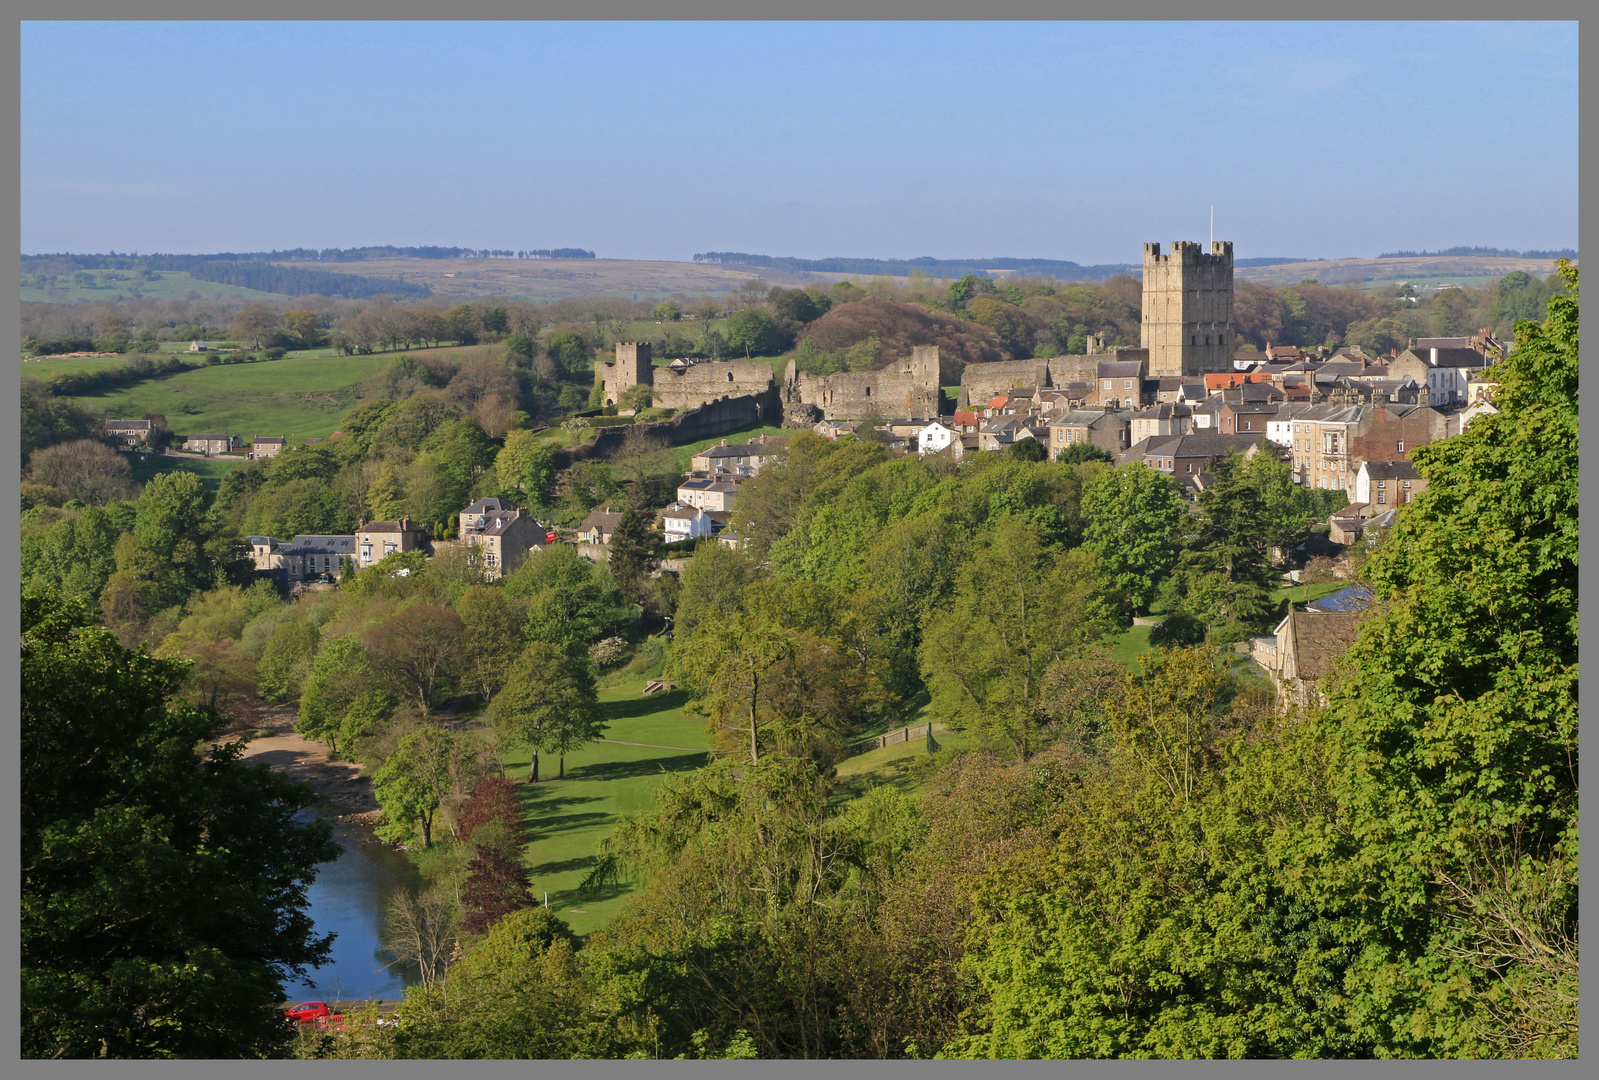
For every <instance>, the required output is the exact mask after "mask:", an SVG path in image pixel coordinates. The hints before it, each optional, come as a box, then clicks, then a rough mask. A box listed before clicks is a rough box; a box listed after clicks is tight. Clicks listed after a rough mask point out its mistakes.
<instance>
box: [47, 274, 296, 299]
mask: <svg viewBox="0 0 1599 1080" xmlns="http://www.w3.org/2000/svg"><path fill="white" fill-rule="evenodd" d="M118 273H123V274H128V279H127V280H126V281H109V282H106V285H105V287H104V288H95V289H85V288H83V287H82V286H80V285H76V284H74V283H73V281H72V275H71V274H58V275H56V279H55V282H54V283H53V284H52V285H51V286H49V287H47V288H43V289H40V288H35V287H32V286H23V288H22V299H23V300H24V301H28V300H44V301H48V302H50V303H53V304H65V303H71V302H72V301H75V300H93V301H100V302H110V301H115V300H128V299H131V298H133V297H136V296H143V297H146V298H148V299H152V300H181V299H183V298H184V297H186V296H188V295H189V293H190V292H191V291H192V292H197V293H199V294H200V295H201V296H202V297H204V298H205V299H207V300H214V299H217V298H220V297H229V296H243V297H246V298H248V299H251V300H290V299H293V297H290V296H285V295H283V294H282V293H269V292H261V291H260V290H258V289H246V288H243V287H242V286H239V285H223V284H221V283H220V282H216V281H196V280H195V279H194V278H192V277H190V276H189V275H188V274H187V273H186V272H184V271H181V270H158V271H156V279H157V280H155V281H139V280H137V279H136V278H135V277H134V276H133V275H132V274H129V273H128V271H126V270H122V271H118Z"/></svg>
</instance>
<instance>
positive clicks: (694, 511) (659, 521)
mask: <svg viewBox="0 0 1599 1080" xmlns="http://www.w3.org/2000/svg"><path fill="white" fill-rule="evenodd" d="M655 522H656V525H657V527H659V528H660V530H661V532H662V533H664V534H665V535H666V542H667V543H668V544H673V543H677V542H679V541H683V540H695V539H698V538H699V537H701V536H710V535H712V534H713V533H714V532H715V531H716V530H715V528H714V527H713V526H712V523H711V515H710V514H709V513H708V512H706V511H705V510H702V509H701V508H699V507H698V506H688V505H687V504H685V503H681V502H674V503H673V504H672V505H670V506H668V507H667V508H666V509H664V510H661V511H659V512H658V513H656V515H655Z"/></svg>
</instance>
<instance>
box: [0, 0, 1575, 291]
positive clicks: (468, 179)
mask: <svg viewBox="0 0 1599 1080" xmlns="http://www.w3.org/2000/svg"><path fill="white" fill-rule="evenodd" d="M21 42H22V49H21V54H22V55H21V59H22V77H21V83H22V107H21V127H22V134H21V148H22V153H21V156H22V165H21V181H22V185H21V186H22V197H21V203H22V206H21V222H22V230H21V233H22V235H21V241H22V243H21V245H20V247H21V249H22V251H24V252H29V253H51V252H66V251H74V252H80V253H90V252H107V251H110V250H117V251H137V252H144V253H152V252H161V253H172V254H179V253H197V254H199V253H204V254H209V253H214V252H220V251H265V250H282V249H285V248H295V247H315V248H328V247H339V248H351V247H361V246H375V245H385V244H388V245H395V246H421V245H429V244H433V245H440V246H461V247H472V248H509V249H512V250H516V249H525V248H557V247H581V248H586V249H590V250H593V251H595V252H596V254H598V255H599V256H600V257H602V258H611V259H645V260H670V261H688V260H689V259H690V258H691V256H692V255H693V254H695V253H696V252H703V251H743V252H753V253H759V254H764V255H770V256H776V257H785V256H791V257H798V258H814V259H821V258H830V257H851V258H876V259H909V258H917V257H922V256H932V257H934V258H940V259H990V258H1023V259H1027V258H1036V259H1059V260H1068V261H1072V262H1077V263H1080V264H1083V265H1092V264H1105V263H1136V262H1137V261H1138V260H1139V258H1140V254H1141V250H1142V244H1143V243H1144V242H1145V241H1157V240H1158V241H1159V242H1161V243H1162V244H1163V245H1165V244H1169V243H1170V242H1171V241H1172V240H1175V239H1192V240H1199V241H1201V242H1203V241H1204V240H1206V239H1207V237H1208V235H1209V228H1210V225H1209V213H1210V208H1211V206H1212V205H1214V206H1215V236H1216V238H1217V239H1228V240H1232V241H1233V242H1234V245H1235V252H1236V254H1237V255H1238V257H1239V258H1250V257H1276V258H1310V259H1314V258H1324V259H1338V258H1373V257H1376V256H1377V255H1378V254H1380V253H1382V252H1386V251H1395V250H1417V251H1423V250H1436V249H1440V248H1449V247H1454V246H1459V245H1474V246H1483V247H1494V248H1506V249H1515V250H1535V249H1543V250H1547V249H1561V248H1576V247H1578V246H1579V245H1578V237H1577V221H1578V217H1577V185H1578V168H1577V98H1576V79H1577V33H1576V24H1575V23H1342V22H1340V23H1323V24H1313V23H1242V24H1233V23H1073V22H1062V23H1031V24H1022V23H965V24H950V23H799V24H777V23H601V24H588V23H550V24H542V23H427V24H423V23H248V22H240V23H231V22H228V23H224V22H216V23H90V22H81V23H80V22H73V23H45V22H29V23H24V24H22V28H21ZM63 55H70V56H72V57H74V77H73V79H72V80H71V81H61V80H59V79H58V78H55V77H54V75H53V72H54V71H55V65H56V62H57V61H58V59H59V57H61V56H63ZM130 57H131V58H137V61H138V62H137V63H130V61H129V58H130ZM1463 58H1465V59H1463ZM1485 62H1491V63H1492V64H1493V65H1494V69H1493V70H1494V73H1495V77H1494V78H1492V79H1488V78H1484V77H1483V72H1482V65H1483V64H1484V63H1485ZM145 69H148V70H150V71H154V72H158V73H159V74H157V75H152V76H149V77H142V76H141V75H140V72H141V71H142V70H145ZM1505 87H1515V88H1517V90H1516V92H1515V93H1507V92H1506V91H1505ZM1523 163H1525V164H1523Z"/></svg>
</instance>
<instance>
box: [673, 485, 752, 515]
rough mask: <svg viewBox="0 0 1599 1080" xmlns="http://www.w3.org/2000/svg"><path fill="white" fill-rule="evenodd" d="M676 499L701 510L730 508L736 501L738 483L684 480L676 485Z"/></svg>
mask: <svg viewBox="0 0 1599 1080" xmlns="http://www.w3.org/2000/svg"><path fill="white" fill-rule="evenodd" d="M677 501H678V502H680V503H683V504H685V505H687V506H697V507H699V508H700V509H702V510H731V509H733V504H734V503H735V502H736V501H738V485H737V484H731V483H728V482H727V481H725V480H716V479H707V480H684V481H683V482H682V483H680V484H678V485H677Z"/></svg>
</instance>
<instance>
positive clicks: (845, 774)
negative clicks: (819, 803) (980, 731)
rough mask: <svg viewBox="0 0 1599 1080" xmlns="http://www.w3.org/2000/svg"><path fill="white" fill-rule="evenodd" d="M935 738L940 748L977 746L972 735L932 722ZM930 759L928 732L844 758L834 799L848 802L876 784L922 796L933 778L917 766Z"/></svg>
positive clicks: (963, 748) (839, 765)
mask: <svg viewBox="0 0 1599 1080" xmlns="http://www.w3.org/2000/svg"><path fill="white" fill-rule="evenodd" d="M924 730H925V725H924ZM933 741H934V742H935V743H937V744H938V747H939V748H940V749H952V750H968V749H971V748H973V747H975V746H976V745H977V740H976V739H975V738H974V737H973V736H972V735H970V734H968V733H966V732H963V731H951V730H949V729H948V728H946V727H944V726H943V725H941V724H934V725H933ZM927 758H928V753H927V737H926V736H925V735H916V736H913V737H912V738H911V739H910V741H908V742H902V743H897V744H896V745H894V746H884V747H882V748H880V749H877V750H868V751H867V752H866V753H864V754H857V755H855V756H854V757H849V758H845V759H844V760H843V761H841V762H839V763H838V766H837V771H838V787H837V788H835V789H834V794H833V799H834V801H835V802H847V801H849V800H851V799H857V798H859V797H860V796H862V795H864V794H866V793H867V792H868V791H870V790H871V789H872V788H874V787H883V786H891V787H897V788H899V789H900V790H901V791H903V792H905V794H907V795H920V794H922V793H923V792H925V791H926V790H927V788H928V786H929V784H930V782H931V779H932V777H931V775H930V774H928V773H926V772H924V771H922V770H919V769H917V768H916V765H917V763H918V762H922V761H926V760H927Z"/></svg>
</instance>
